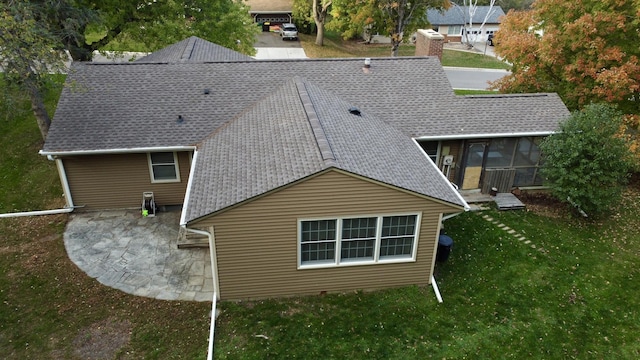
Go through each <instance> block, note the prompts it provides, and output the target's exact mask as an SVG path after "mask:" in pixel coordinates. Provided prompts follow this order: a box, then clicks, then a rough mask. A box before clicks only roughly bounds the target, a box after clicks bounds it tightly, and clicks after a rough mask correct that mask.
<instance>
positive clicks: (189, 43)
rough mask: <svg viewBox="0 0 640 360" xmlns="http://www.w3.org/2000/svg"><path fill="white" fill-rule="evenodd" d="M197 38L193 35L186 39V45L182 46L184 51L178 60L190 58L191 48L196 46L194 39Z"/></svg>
mask: <svg viewBox="0 0 640 360" xmlns="http://www.w3.org/2000/svg"><path fill="white" fill-rule="evenodd" d="M197 39H198V38H197V37H195V36H191V37H189V39H187V45H186V46H185V48H184V51H183V52H182V56H180V60H189V59H191V54H192V53H193V49H194V48H195V46H196V40H197Z"/></svg>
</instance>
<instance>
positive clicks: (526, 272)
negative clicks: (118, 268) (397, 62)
mask: <svg viewBox="0 0 640 360" xmlns="http://www.w3.org/2000/svg"><path fill="white" fill-rule="evenodd" d="M56 97H57V92H52V93H50V94H48V99H50V100H49V101H50V102H49V104H50V105H51V104H52V102H53V100H54V99H55V98H56ZM0 121H2V128H1V130H2V131H1V132H0V140H1V141H2V143H3V144H7V145H8V144H10V145H11V146H3V147H1V148H0V155H2V156H0V166H2V169H3V171H4V172H9V173H12V174H14V175H11V176H12V177H18V178H19V180H13V178H12V180H10V182H5V181H4V179H3V182H2V186H1V187H0V189H2V199H3V201H4V199H5V197H10V198H12V199H14V200H11V201H9V202H6V201H5V202H3V204H4V205H3V208H2V211H3V212H5V211H13V210H14V209H17V210H28V209H31V208H38V209H40V208H44V207H48V206H51V207H53V206H60V205H61V204H60V203H59V202H60V189H59V185H58V180H57V175H56V173H55V168H54V167H53V166H52V164H51V162H49V161H47V160H46V159H44V158H42V157H40V156H39V155H37V150H38V148H39V146H40V144H41V140H40V138H39V136H40V135H39V132H38V129H37V126H36V125H35V120H34V119H33V117H32V116H31V115H30V113H29V111H28V104H26V103H15V104H12V105H11V106H10V107H8V106H4V107H2V109H1V112H0ZM20 174H22V176H20ZM3 176H5V175H4V174H3ZM49 187H52V189H53V190H47V191H43V193H42V194H41V196H33V195H34V194H37V193H38V191H37V189H47V188H49ZM34 189H36V190H34ZM20 194H23V195H22V196H20ZM23 198H24V199H23ZM530 209H547V208H546V207H542V206H537V207H533V206H530ZM552 209H553V208H552ZM639 212H640V185H639V183H638V181H635V182H633V183H632V184H631V185H630V186H629V187H628V191H627V193H626V194H625V197H624V199H623V201H622V202H621V203H620V204H619V206H618V209H617V210H616V211H615V212H614V214H613V216H612V217H611V218H609V219H604V220H600V221H598V222H589V221H585V220H582V219H576V218H572V217H570V216H569V215H568V213H569V210H567V209H565V208H559V210H556V211H538V210H536V211H508V212H498V211H496V210H488V211H484V212H483V213H482V214H481V215H478V214H476V213H467V214H462V215H460V216H458V217H455V218H453V219H450V220H447V222H446V230H447V233H448V234H449V235H451V236H452V237H453V239H454V240H455V244H454V247H453V252H452V254H451V257H450V258H449V261H448V262H446V263H443V264H438V265H437V267H436V278H437V279H438V284H439V286H440V290H441V293H442V295H443V297H444V301H445V302H444V303H443V304H438V303H437V302H436V300H435V296H434V295H433V291H432V289H431V288H430V287H426V288H420V287H415V286H411V287H404V288H399V289H389V290H385V291H378V292H370V293H362V292H348V293H343V294H329V295H325V296H309V297H294V298H288V299H272V300H263V301H252V302H239V303H234V302H222V303H221V304H219V306H220V309H221V311H222V313H221V315H220V317H219V318H218V326H217V329H216V358H218V359H280V358H285V359H286V358H303V359H344V358H350V359H429V358H433V359H443V358H450V359H463V358H470V359H522V358H534V359H605V358H607V359H637V358H639V357H640V341H638V339H640V297H639V296H638V294H640V281H639V278H640V262H639V261H638V259H639V258H640V219H639V218H638V216H637V214H638V213H639ZM484 215H487V216H489V217H491V218H492V219H493V220H492V221H487V220H485V219H484V218H483V217H482V216H484ZM66 221H67V216H66V215H57V216H46V217H32V218H17V219H0V298H1V299H2V301H1V302H0V354H2V357H3V358H4V359H80V358H87V357H89V354H88V351H89V350H86V347H85V345H86V344H87V343H90V342H91V341H90V340H93V343H94V348H91V349H92V351H93V352H92V353H90V354H91V356H96V355H97V354H98V353H99V351H98V350H101V349H103V348H107V349H111V350H113V351H112V352H110V353H109V354H110V357H107V358H126V359H130V358H136V359H137V358H144V359H179V358H182V359H195V358H204V356H205V353H206V345H207V336H208V326H209V316H208V315H209V310H210V304H209V303H191V302H175V301H159V300H153V299H147V298H141V297H134V296H130V295H127V294H124V293H122V292H120V291H118V290H114V289H111V288H107V287H105V286H102V285H101V284H99V283H98V282H97V281H96V280H95V279H91V278H89V277H87V276H86V274H84V273H83V272H82V271H80V270H79V269H78V268H77V267H76V266H75V265H74V264H73V263H71V262H70V261H69V259H68V257H67V255H66V252H65V249H64V245H63V241H62V238H61V234H62V231H63V228H64V225H65V223H66ZM500 224H504V225H506V226H508V227H510V228H512V229H514V231H515V234H518V235H520V236H523V237H525V238H526V241H530V243H529V244H525V243H524V241H521V240H519V239H518V238H519V236H518V237H516V236H514V235H513V234H510V233H509V232H508V231H506V230H503V229H502V228H500V227H499V226H498V225H500ZM532 245H535V248H533V247H532ZM540 248H542V249H543V251H539V250H538V249H540ZM95 343H98V344H102V345H103V348H98V349H96V348H95ZM83 349H85V350H83ZM83 351H84V352H83ZM105 351H106V350H105Z"/></svg>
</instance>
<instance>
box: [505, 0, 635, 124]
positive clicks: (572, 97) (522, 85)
mask: <svg viewBox="0 0 640 360" xmlns="http://www.w3.org/2000/svg"><path fill="white" fill-rule="evenodd" d="M639 27H640V0H626V1H623V0H574V1H559V0H537V1H536V2H535V3H534V4H533V5H532V10H530V11H525V12H516V11H510V12H509V13H508V14H507V16H505V18H504V19H503V22H502V24H501V25H500V30H499V31H498V32H497V33H496V36H495V39H494V40H495V42H496V44H497V45H496V53H497V54H498V55H499V56H500V57H502V58H504V59H505V60H506V61H508V62H510V63H511V64H513V68H512V74H511V75H510V76H508V77H506V78H503V79H502V80H500V81H498V82H496V83H495V84H494V88H496V89H498V90H500V91H502V92H539V91H543V92H557V93H558V94H560V96H561V97H562V99H563V100H564V102H565V103H566V104H567V106H568V107H569V108H571V109H579V108H581V107H582V106H585V105H587V104H590V103H592V102H608V103H613V104H616V105H617V106H618V107H619V108H620V110H622V111H623V112H625V113H634V114H639V113H640V59H639V58H640V46H638V44H640V31H638V28H639Z"/></svg>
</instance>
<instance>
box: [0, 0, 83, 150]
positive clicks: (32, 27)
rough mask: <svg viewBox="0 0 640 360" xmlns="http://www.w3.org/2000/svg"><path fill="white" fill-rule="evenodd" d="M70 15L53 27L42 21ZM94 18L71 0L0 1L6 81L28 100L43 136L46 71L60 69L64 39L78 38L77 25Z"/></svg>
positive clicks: (0, 50) (1, 51) (46, 123)
mask: <svg viewBox="0 0 640 360" xmlns="http://www.w3.org/2000/svg"><path fill="white" fill-rule="evenodd" d="M70 14H73V15H75V16H76V17H75V18H65V19H61V20H60V21H59V23H58V24H57V26H55V27H52V26H50V25H51V23H49V22H48V21H46V19H49V18H50V17H52V16H56V17H62V16H66V15H70ZM91 19H94V18H93V16H92V13H91V12H90V11H85V10H82V9H80V8H77V7H75V4H74V3H73V2H72V1H60V0H58V1H38V2H28V1H21V0H16V1H8V2H4V3H2V4H0V59H2V65H1V66H2V69H3V71H4V76H5V78H6V79H7V81H8V83H10V84H14V85H17V86H19V88H20V89H21V90H22V92H24V93H26V95H27V96H28V97H29V99H30V100H31V109H32V111H33V113H34V115H35V117H36V121H37V122H38V127H39V129H40V133H41V135H42V138H43V139H46V137H47V133H48V132H49V126H50V124H51V119H50V117H49V114H48V113H47V110H46V108H45V106H44V99H43V96H42V93H43V88H45V87H46V86H48V85H49V84H50V83H49V81H48V80H49V77H48V74H49V73H52V72H53V73H55V72H62V71H64V67H65V60H68V56H67V55H66V53H65V52H64V51H62V49H63V48H64V47H65V43H64V41H67V42H72V41H73V40H74V39H77V38H78V37H79V33H78V28H79V27H82V26H83V24H84V23H86V22H88V21H90V20H91Z"/></svg>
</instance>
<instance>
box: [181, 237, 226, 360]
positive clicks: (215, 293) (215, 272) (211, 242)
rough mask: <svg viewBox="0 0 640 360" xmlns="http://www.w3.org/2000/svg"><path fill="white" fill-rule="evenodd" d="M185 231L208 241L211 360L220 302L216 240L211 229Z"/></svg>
mask: <svg viewBox="0 0 640 360" xmlns="http://www.w3.org/2000/svg"><path fill="white" fill-rule="evenodd" d="M185 230H186V231H189V232H192V233H194V234H198V235H204V236H206V237H207V238H208V239H209V255H210V257H211V272H212V274H211V275H212V276H213V299H212V305H211V325H210V326H209V347H208V350H207V360H212V359H213V339H214V334H215V329H216V303H217V301H218V300H220V295H219V294H220V291H219V287H220V284H219V283H218V262H217V260H216V247H215V245H216V239H215V236H214V234H213V229H212V230H211V232H209V231H204V230H198V229H191V228H188V227H185Z"/></svg>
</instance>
